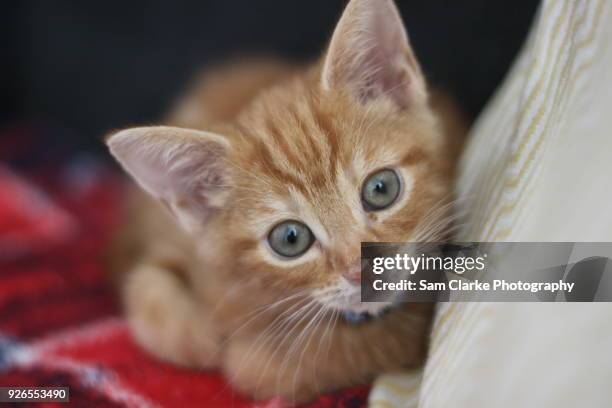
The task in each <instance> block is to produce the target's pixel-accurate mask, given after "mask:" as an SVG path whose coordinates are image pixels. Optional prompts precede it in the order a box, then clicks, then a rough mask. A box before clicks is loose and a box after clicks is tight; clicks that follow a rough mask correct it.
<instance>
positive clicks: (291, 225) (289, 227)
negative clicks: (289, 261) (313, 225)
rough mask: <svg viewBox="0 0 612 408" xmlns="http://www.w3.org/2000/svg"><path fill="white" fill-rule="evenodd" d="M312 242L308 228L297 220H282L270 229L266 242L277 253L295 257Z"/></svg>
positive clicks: (312, 237)
mask: <svg viewBox="0 0 612 408" xmlns="http://www.w3.org/2000/svg"><path fill="white" fill-rule="evenodd" d="M313 242H314V236H313V235H312V232H310V229H309V228H308V227H307V226H306V225H304V224H303V223H301V222H299V221H284V222H281V223H280V224H278V225H277V226H276V227H274V228H273V229H272V231H270V234H269V235H268V243H269V244H270V246H271V247H272V249H273V250H274V251H275V252H276V253H277V254H279V255H281V256H285V257H287V258H295V257H297V256H300V255H302V254H303V253H304V252H306V251H307V250H308V248H310V246H311V245H312V243H313Z"/></svg>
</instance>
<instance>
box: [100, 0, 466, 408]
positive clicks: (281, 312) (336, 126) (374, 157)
mask: <svg viewBox="0 0 612 408" xmlns="http://www.w3.org/2000/svg"><path fill="white" fill-rule="evenodd" d="M436 101H438V102H436ZM440 109H441V110H443V111H445V112H442V113H441V112H440ZM170 122H171V123H173V124H174V125H176V126H181V127H169V126H156V127H143V128H133V129H127V130H123V131H120V132H118V133H115V134H113V135H111V136H110V137H109V138H108V140H107V143H108V146H109V148H110V150H111V152H112V154H113V155H114V156H115V158H116V159H117V160H118V161H119V162H120V163H121V165H122V166H123V167H124V169H125V170H126V171H127V172H128V173H129V174H130V175H131V176H132V177H133V178H134V179H135V180H136V181H137V182H138V184H139V185H140V187H141V188H142V190H144V191H145V192H147V193H148V196H145V195H144V194H140V193H135V194H134V196H135V197H134V199H133V200H132V202H131V208H130V210H129V212H128V217H127V219H126V222H125V228H124V230H123V231H122V234H121V235H120V236H119V238H118V240H117V241H116V242H115V245H114V252H113V257H112V258H113V259H112V260H113V262H114V263H115V269H120V273H121V275H120V279H119V282H120V285H121V295H122V300H123V302H124V305H125V309H126V314H127V318H128V321H129V323H130V325H131V327H132V330H133V333H134V336H135V338H136V340H137V341H138V342H139V343H140V344H141V345H142V346H143V347H144V348H145V349H146V350H148V351H149V352H151V353H152V354H154V355H156V356H158V357H160V358H162V359H165V360H168V361H171V362H174V363H177V364H182V365H188V366H192V367H197V368H203V369H218V370H221V371H222V372H223V373H224V374H225V376H226V378H227V379H228V381H229V382H230V383H231V384H232V385H233V386H234V387H235V388H236V389H238V390H240V391H242V392H243V393H245V394H246V395H250V396H252V397H254V398H256V399H261V398H269V397H273V396H280V397H282V398H284V399H286V400H287V401H290V402H303V401H307V400H309V399H311V398H313V397H314V396H316V395H317V394H318V393H321V392H325V391H328V390H332V389H337V388H341V387H346V386H350V385H354V384H358V383H363V382H366V381H369V380H371V379H372V378H373V377H374V376H375V375H376V374H379V373H382V372H387V371H393V370H399V369H401V368H404V367H408V366H413V365H417V364H419V363H421V362H422V360H423V358H424V356H425V351H426V340H427V332H428V328H429V323H430V316H431V311H432V305H431V304H415V303H413V304H398V305H386V304H383V303H362V302H361V301H360V281H359V279H360V243H361V242H362V241H382V242H385V241H390V242H393V241H408V240H436V239H440V238H441V236H440V235H439V233H440V231H441V230H442V229H443V228H440V227H439V226H440V225H444V222H445V220H446V219H447V218H446V217H447V216H448V214H447V213H446V209H447V208H448V207H446V206H444V205H443V204H446V203H447V202H448V199H449V196H450V195H451V190H452V181H453V169H454V166H455V160H456V155H457V152H458V146H459V143H460V142H459V141H460V137H461V133H462V132H463V128H462V126H461V122H460V119H459V116H458V115H457V113H456V111H454V110H453V106H452V104H450V103H449V102H448V101H446V100H443V99H436V98H429V96H428V90H427V86H426V83H425V78H424V77H423V74H422V73H421V69H420V67H419V65H418V62H417V60H416V58H415V56H414V53H413V51H412V49H411V48H410V45H409V42H408V37H407V35H406V32H405V30H404V27H403V24H402V20H401V18H400V15H399V13H398V11H397V9H396V7H395V5H394V4H393V2H392V1H391V0H352V1H350V3H349V4H348V6H347V8H346V10H345V11H344V14H343V16H342V18H341V20H340V22H339V24H338V26H337V28H336V29H335V32H334V34H333V37H332V40H331V43H330V45H329V48H328V50H327V52H326V54H325V55H324V57H323V58H322V60H321V62H320V63H318V64H316V65H314V66H312V67H307V68H296V67H290V66H285V65H283V64H280V63H276V62H272V61H268V62H265V61H260V62H257V63H252V64H242V65H233V66H228V67H223V69H219V70H217V71H213V72H212V73H210V74H209V75H207V76H206V77H205V78H204V80H203V81H202V82H201V83H200V84H199V85H198V86H196V87H195V88H194V90H193V92H192V94H190V95H189V96H188V97H187V98H185V99H184V101H183V102H182V103H181V104H180V105H179V107H178V109H177V110H176V111H175V112H174V114H173V115H172V116H171V118H170ZM149 196H150V197H152V199H151V198H149ZM160 203H161V205H160ZM164 207H165V208H164ZM432 219H433V220H435V221H437V222H438V224H439V225H438V228H437V229H435V230H427V229H426V227H427V225H432ZM383 312H385V313H383Z"/></svg>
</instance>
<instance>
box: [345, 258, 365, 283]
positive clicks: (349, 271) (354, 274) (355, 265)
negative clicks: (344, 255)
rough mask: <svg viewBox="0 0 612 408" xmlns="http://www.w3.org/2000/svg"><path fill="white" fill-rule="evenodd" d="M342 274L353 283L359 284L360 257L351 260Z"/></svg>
mask: <svg viewBox="0 0 612 408" xmlns="http://www.w3.org/2000/svg"><path fill="white" fill-rule="evenodd" d="M342 276H343V277H344V279H346V280H347V281H349V282H350V283H352V284H353V285H359V284H361V258H357V259H356V260H355V261H353V262H351V263H350V264H349V266H348V267H347V268H346V269H345V271H344V273H343V274H342Z"/></svg>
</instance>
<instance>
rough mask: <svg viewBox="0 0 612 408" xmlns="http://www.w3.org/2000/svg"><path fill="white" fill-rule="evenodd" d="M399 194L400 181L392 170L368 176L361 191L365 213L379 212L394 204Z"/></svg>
mask: <svg viewBox="0 0 612 408" xmlns="http://www.w3.org/2000/svg"><path fill="white" fill-rule="evenodd" d="M399 192H400V180H399V177H398V175H397V173H395V172H394V171H393V170H389V169H386V170H381V171H379V172H377V173H374V174H372V175H371V176H369V177H368V178H367V179H366V181H365V183H363V188H362V190H361V200H362V201H363V207H364V208H365V210H366V211H379V210H383V209H385V208H387V207H389V206H390V205H391V204H393V203H394V202H395V200H396V199H397V197H398V196H399Z"/></svg>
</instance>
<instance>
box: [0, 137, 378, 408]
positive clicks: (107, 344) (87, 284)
mask: <svg viewBox="0 0 612 408" xmlns="http://www.w3.org/2000/svg"><path fill="white" fill-rule="evenodd" d="M3 152H4V153H6V149H4V151H3V146H2V145H1V144H0V158H1V157H2V153H3ZM66 163H68V164H67V165H53V167H52V169H53V170H51V171H44V172H40V171H35V172H31V171H28V172H27V173H25V174H27V177H25V176H23V175H18V174H17V173H16V172H15V171H14V170H11V169H9V167H8V166H7V165H2V164H0V386H69V387H70V403H71V405H72V404H74V405H76V406H87V407H113V406H135V407H148V406H151V407H192V406H193V407H195V406H198V407H226V406H229V407H237V408H239V407H280V406H284V404H283V402H282V401H276V400H274V401H268V402H264V403H254V402H251V401H249V400H248V399H246V398H244V397H243V396H240V395H238V394H236V393H234V392H233V391H232V390H231V389H230V388H229V387H228V385H227V384H226V383H225V382H224V381H223V379H222V378H221V377H220V376H218V375H217V374H215V373H210V372H201V371H194V370H187V369H182V368H178V367H175V366H172V365H168V364H164V363H162V362H160V361H157V360H155V359H153V358H152V357H150V356H149V355H147V354H145V353H144V352H142V351H141V350H140V349H139V348H138V347H137V346H136V345H135V344H134V342H133V340H132V338H131V337H130V333H129V331H128V330H127V328H126V325H125V322H124V321H123V319H122V318H121V317H120V315H119V314H118V310H117V308H116V305H115V302H114V299H113V296H112V293H111V291H110V289H109V288H108V286H107V285H106V283H105V277H104V271H103V268H102V263H101V254H102V250H103V248H104V245H105V243H106V241H107V239H108V237H109V233H110V232H111V231H112V228H113V225H115V223H116V220H115V219H114V217H115V214H116V209H117V203H118V202H119V201H120V199H121V181H119V178H118V177H117V176H116V175H115V174H114V173H112V172H111V171H109V170H108V169H107V168H106V167H104V166H102V165H100V164H99V163H97V162H96V161H94V160H91V159H90V158H87V157H81V158H80V159H79V158H76V159H72V160H69V161H67V162H66ZM367 393H368V387H365V386H363V387H357V388H354V389H351V390H346V391H343V392H338V393H335V394H329V395H325V396H321V397H320V398H319V399H318V400H317V401H315V402H313V403H311V404H310V405H308V406H309V407H360V406H363V405H364V404H365V401H366V398H367ZM38 406H47V407H51V406H65V405H63V404H57V405H54V404H51V403H46V404H43V403H41V404H39V405H38Z"/></svg>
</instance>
